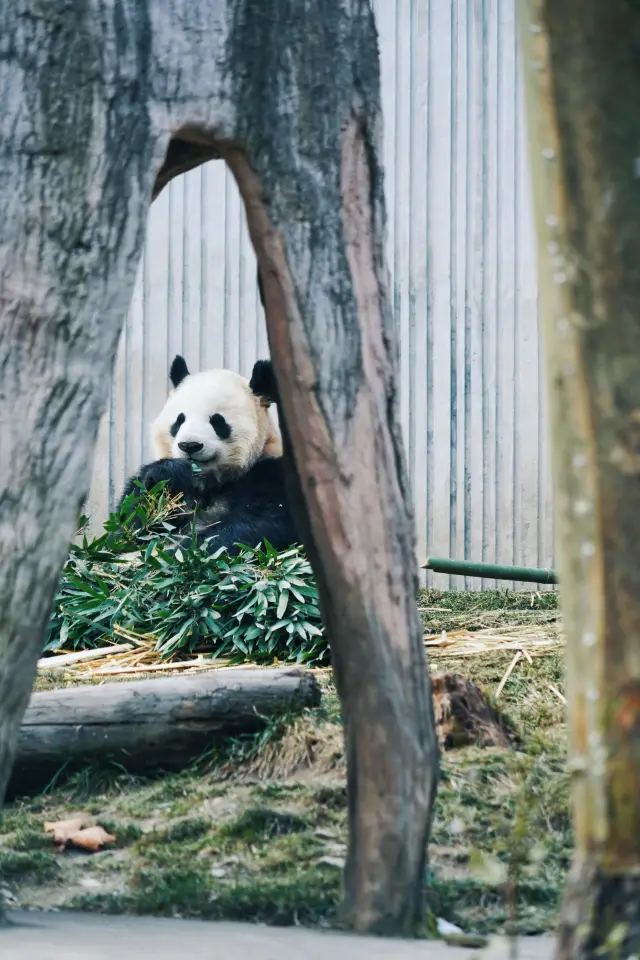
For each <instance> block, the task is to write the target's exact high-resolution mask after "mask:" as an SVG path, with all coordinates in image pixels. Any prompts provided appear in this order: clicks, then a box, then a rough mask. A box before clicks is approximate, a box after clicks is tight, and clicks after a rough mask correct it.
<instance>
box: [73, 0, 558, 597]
mask: <svg viewBox="0 0 640 960" xmlns="http://www.w3.org/2000/svg"><path fill="white" fill-rule="evenodd" d="M374 8H375V10H376V15H377V19H378V29H379V33H380V52H381V58H382V97H383V109H384V120H385V157H384V160H385V172H386V196H387V206H388V213H389V236H388V261H389V267H390V269H391V274H392V279H393V290H394V304H395V315H396V324H397V331H398V337H399V340H400V346H401V366H400V384H401V412H402V421H403V424H404V430H405V438H406V444H407V455H408V458H409V463H410V468H411V476H412V479H413V490H414V499H415V515H416V524H417V533H418V547H419V554H420V556H422V557H424V556H426V555H427V553H430V554H432V555H435V556H447V557H455V558H458V559H462V558H466V559H474V560H486V561H490V562H500V563H506V564H510V563H514V564H523V565H527V566H548V565H551V564H552V561H553V527H552V509H551V485H550V479H549V470H548V454H547V443H546V429H545V410H544V399H545V397H544V387H543V379H542V378H543V371H542V369H541V357H540V353H539V346H538V320H537V288H536V263H535V243H534V234H533V221H532V211H531V202H530V195H529V179H528V171H527V154H526V142H525V127H524V107H523V101H522V92H521V81H520V75H519V74H520V68H519V62H518V49H517V31H516V22H515V3H514V0H458V2H456V3H451V0H377V2H375V3H374ZM255 275H256V271H255V258H254V254H253V250H252V248H251V244H250V242H249V239H248V236H247V230H246V225H245V220H244V212H243V209H242V205H241V201H240V198H239V195H238V191H237V188H236V186H235V183H234V182H233V180H232V178H231V177H230V175H229V174H228V173H227V172H226V170H225V168H224V166H223V164H222V163H220V162H218V163H210V164H208V165H207V166H205V167H203V168H201V169H199V170H196V171H194V172H192V173H190V174H188V175H187V176H185V177H181V178H180V179H178V180H177V181H174V182H173V183H172V184H171V186H170V187H169V188H168V189H167V190H166V191H165V192H164V193H163V194H162V195H161V196H160V198H159V199H158V200H157V201H156V203H155V204H154V205H153V207H152V210H151V215H150V218H149V228H148V240H147V246H146V250H145V254H144V258H143V262H142V264H141V267H140V274H139V277H138V283H137V285H136V290H135V294H134V299H133V303H132V307H131V311H130V313H129V316H128V317H127V322H126V329H125V331H124V333H123V339H122V343H121V348H120V353H119V357H118V362H117V367H116V371H115V376H114V383H113V389H112V394H111V402H110V406H109V409H108V411H107V414H106V416H105V419H104V421H103V424H102V428H101V432H100V439H99V445H98V451H97V455H96V462H95V468H94V480H93V486H92V491H91V496H90V501H89V504H88V507H87V510H88V512H90V514H91V516H92V518H93V519H94V525H95V524H97V523H99V521H101V520H102V519H104V517H105V514H106V513H107V511H108V508H109V506H112V505H113V503H114V500H115V498H116V497H117V496H118V494H119V492H120V489H121V487H122V484H123V481H124V478H125V475H126V474H128V473H130V472H131V471H133V470H135V469H136V468H137V467H138V465H139V464H140V462H141V460H142V459H144V458H146V457H148V456H149V454H150V447H149V443H148V424H149V421H150V419H151V418H152V416H153V415H154V414H155V413H156V412H157V411H158V410H159V408H160V407H161V405H162V403H163V402H164V399H165V397H166V393H167V370H168V365H169V363H170V361H171V359H172V357H173V355H174V354H175V353H176V352H181V353H183V354H184V355H185V357H186V358H187V362H188V363H189V365H190V366H191V367H192V368H193V369H201V368H206V367H210V366H229V367H232V368H233V369H237V370H239V371H240V372H241V373H244V374H249V373H250V370H251V367H252V364H253V362H254V361H255V360H256V359H257V358H258V357H261V356H266V355H267V342H266V334H265V328H264V318H263V315H262V310H261V308H260V303H259V297H258V294H257V289H256V283H255ZM429 581H430V582H432V583H433V584H434V585H438V586H447V585H451V586H463V585H464V581H463V580H461V578H457V577H455V578H448V577H444V576H431V575H430V577H429ZM481 585H482V586H486V587H489V586H494V584H493V583H484V584H481V582H480V581H477V580H473V581H469V582H468V584H467V586H469V587H471V588H474V587H479V586H481Z"/></svg>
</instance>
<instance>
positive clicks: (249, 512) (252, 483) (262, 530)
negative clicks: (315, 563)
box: [118, 357, 299, 554]
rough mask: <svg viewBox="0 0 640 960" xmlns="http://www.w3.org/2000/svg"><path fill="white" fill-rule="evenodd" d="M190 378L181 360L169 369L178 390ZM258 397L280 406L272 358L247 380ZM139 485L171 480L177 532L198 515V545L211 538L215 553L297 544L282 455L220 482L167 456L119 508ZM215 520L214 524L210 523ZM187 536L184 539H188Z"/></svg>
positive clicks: (144, 471)
mask: <svg viewBox="0 0 640 960" xmlns="http://www.w3.org/2000/svg"><path fill="white" fill-rule="evenodd" d="M188 375H189V371H188V368H187V365H186V363H185V361H184V359H183V358H182V357H176V358H175V360H174V361H173V363H172V365H171V371H170V379H171V382H172V384H173V386H174V387H178V386H179V384H180V383H181V382H182V380H184V378H185V377H186V376H188ZM249 387H250V390H251V392H252V393H253V394H255V396H256V397H259V398H264V399H266V400H268V401H269V402H270V403H274V404H277V403H278V393H277V386H276V381H275V376H274V374H273V369H272V366H271V362H270V361H269V360H259V361H257V363H256V364H255V365H254V368H253V372H252V375H251V379H250V382H249ZM136 481H138V482H139V483H141V484H142V485H143V486H144V487H145V489H151V488H152V487H154V486H155V485H156V484H157V483H160V482H161V481H167V490H168V492H169V493H170V494H171V495H173V496H175V495H177V494H182V498H183V504H184V508H185V509H184V510H183V511H182V512H181V513H180V515H179V516H177V517H176V519H175V521H174V523H175V529H176V533H178V534H184V533H186V532H189V533H190V528H191V524H192V519H193V517H194V515H195V519H196V530H197V536H198V540H199V542H201V543H202V542H203V541H205V540H208V539H209V538H211V540H210V544H209V546H210V550H211V552H215V551H217V550H218V549H219V548H220V547H226V549H227V551H228V552H229V553H230V554H234V553H237V552H238V550H239V547H238V545H239V544H246V545H248V546H251V547H255V546H257V545H258V544H259V543H262V544H264V542H265V540H267V541H269V543H270V544H271V545H272V546H273V547H274V548H275V549H276V550H278V551H279V552H281V551H283V550H286V549H287V548H288V547H290V546H292V545H293V544H296V543H299V537H298V533H297V530H296V527H295V524H294V522H293V517H292V515H291V511H290V509H289V503H288V498H287V491H286V485H285V477H284V464H283V459H282V457H281V456H275V457H274V456H263V457H260V458H259V459H258V460H257V461H256V462H255V463H254V464H253V466H251V467H250V468H249V469H248V470H247V471H246V472H245V473H241V474H239V475H237V476H235V477H233V478H231V479H228V480H226V481H223V482H218V481H217V480H216V479H215V477H214V476H212V475H211V474H210V473H206V472H199V473H194V472H193V470H192V466H191V463H190V462H189V461H188V460H183V459H173V458H164V459H161V460H156V461H154V462H153V463H149V464H146V465H145V466H143V467H142V468H141V469H140V471H139V472H138V474H137V475H136V476H135V477H131V478H130V479H129V480H128V482H127V484H126V486H125V489H124V492H123V494H122V497H121V499H120V503H119V506H118V510H119V511H121V509H122V505H123V502H124V501H125V500H126V498H127V497H128V496H129V495H130V494H131V493H132V491H133V490H134V489H136V487H137V483H136ZM212 515H213V516H215V518H216V521H215V522H206V521H207V518H209V519H210V518H211V517H212ZM186 539H188V538H185V540H186Z"/></svg>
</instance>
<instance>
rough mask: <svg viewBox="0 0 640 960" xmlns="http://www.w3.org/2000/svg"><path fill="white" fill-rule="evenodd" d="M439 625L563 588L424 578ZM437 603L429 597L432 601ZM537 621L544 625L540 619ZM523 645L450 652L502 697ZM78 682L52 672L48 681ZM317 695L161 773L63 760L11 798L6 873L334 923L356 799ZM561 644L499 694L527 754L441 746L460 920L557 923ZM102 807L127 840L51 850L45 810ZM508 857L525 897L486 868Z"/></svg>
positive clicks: (505, 609) (444, 885) (0, 834)
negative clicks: (431, 583) (483, 588)
mask: <svg viewBox="0 0 640 960" xmlns="http://www.w3.org/2000/svg"><path fill="white" fill-rule="evenodd" d="M420 606H421V608H422V616H423V619H424V621H425V624H427V625H428V626H429V628H430V629H433V630H434V632H437V631H440V630H443V629H446V630H453V629H457V628H460V627H467V628H468V629H474V628H475V629H478V628H480V627H485V626H507V625H513V624H516V623H531V624H532V626H535V623H536V622H537V623H541V624H544V625H545V629H547V628H548V626H549V624H551V625H553V622H554V621H555V619H556V617H557V611H556V598H555V595H554V594H542V595H540V596H535V597H534V602H533V606H531V596H530V595H528V594H527V595H518V594H516V595H514V594H506V593H491V594H484V593H483V594H477V593H476V594H443V593H439V592H438V593H436V592H435V591H429V592H427V591H423V592H422V594H421V597H420ZM434 608H435V609H434ZM536 618H537V620H536ZM511 658H512V651H509V652H506V653H491V654H490V655H486V656H473V657H468V658H463V657H455V658H454V657H451V658H449V659H447V658H444V657H442V656H439V657H438V659H437V661H435V662H434V664H433V665H434V666H435V667H437V669H438V670H447V671H450V672H455V673H459V674H462V675H463V676H465V677H468V678H470V679H471V680H473V681H474V682H476V683H478V684H479V685H480V686H481V687H482V688H483V690H485V692H487V693H488V694H489V695H490V696H495V691H496V690H497V688H498V685H499V683H500V680H501V678H502V677H503V676H504V673H505V670H506V668H507V666H508V665H509V662H510V661H511ZM60 682H65V683H68V682H75V680H74V678H73V677H72V676H68V675H67V676H66V678H64V679H63V680H62V681H61V680H60V679H59V678H53V677H45V678H41V679H40V680H39V686H40V687H41V688H43V687H50V686H52V685H53V684H59V683H60ZM321 682H322V684H323V687H324V689H325V698H324V702H323V704H322V706H321V707H320V708H319V709H318V710H315V711H307V713H306V714H304V715H303V716H301V717H297V718H295V719H289V720H281V721H278V722H277V723H274V724H272V725H271V726H270V727H269V728H267V729H266V730H265V731H264V732H263V733H262V734H260V735H258V736H254V737H250V738H245V739H238V740H236V741H233V742H230V743H227V744H226V745H225V746H224V748H222V749H216V750H215V751H212V753H211V754H210V755H209V756H208V757H204V758H202V760H201V761H200V762H199V763H197V764H194V766H193V767H192V768H191V769H189V770H186V771H183V772H182V773H176V774H171V775H168V776H165V777H163V778H159V779H156V780H152V779H138V778H134V777H131V776H129V775H128V774H127V773H126V772H124V771H123V770H122V768H121V767H120V766H113V767H106V768H105V767H87V768H85V769H83V770H81V771H77V772H75V773H73V774H72V775H68V773H67V772H65V774H63V775H62V776H61V777H60V778H58V780H57V781H56V782H55V783H52V784H51V785H50V787H49V789H48V791H47V792H46V793H44V794H41V795H39V796H37V797H33V798H23V799H21V800H18V801H16V802H15V803H13V804H12V805H11V806H10V807H9V808H8V809H7V810H6V812H5V814H4V817H3V819H2V822H1V824H0V871H1V872H2V876H3V883H4V885H5V887H7V888H8V889H9V891H10V892H11V895H12V896H13V897H14V898H15V901H16V902H17V903H19V904H22V905H24V906H27V905H35V906H45V907H46V906H48V907H51V906H56V907H80V908H82V909H85V910H100V911H107V912H127V913H146V914H158V915H182V916H201V917H207V918H212V919H217V918H225V919H238V920H239V919H243V920H254V921H263V922H267V923H279V924H289V923H294V922H297V923H303V924H333V923H335V922H336V905H337V900H338V895H339V889H340V871H341V867H342V864H343V862H344V856H345V852H346V828H347V822H346V821H347V795H346V789H345V780H344V773H345V771H344V758H343V756H342V739H341V738H342V731H341V726H340V717H339V709H338V700H337V697H336V694H335V690H334V688H333V685H332V682H331V677H330V673H329V672H326V673H323V674H321ZM552 687H554V688H555V689H556V690H559V691H560V692H562V691H563V689H564V679H563V665H562V655H561V652H557V651H556V652H550V653H546V654H545V655H539V656H536V657H534V658H533V662H532V663H529V662H528V661H527V660H522V661H520V663H519V664H518V666H517V668H516V669H515V670H514V671H513V673H512V674H511V676H510V678H509V681H508V682H507V683H506V685H505V687H504V689H503V691H502V693H501V695H500V698H499V706H500V708H501V709H502V710H503V711H504V712H506V714H507V715H508V717H509V719H510V721H511V723H512V724H513V725H514V726H515V728H516V730H517V732H518V733H519V735H520V737H521V742H520V744H519V747H518V750H502V749H484V750H483V749H478V748H467V749H463V750H458V751H452V752H449V753H447V754H446V755H445V756H444V758H443V765H442V782H441V786H440V790H439V795H438V801H437V809H436V816H435V820H434V825H433V831H432V842H431V850H430V868H429V869H430V889H431V906H432V908H433V909H434V911H435V912H436V914H437V915H439V916H443V917H445V918H446V919H448V920H450V921H452V922H455V923H458V924H459V926H461V927H462V928H463V930H465V932H469V933H471V932H478V933H487V932H500V931H504V929H505V926H506V925H507V924H508V923H509V921H510V920H511V921H513V920H514V917H515V921H516V927H517V928H518V929H519V930H521V931H522V932H528V933H533V932H538V931H542V930H547V929H549V928H550V927H552V926H553V924H554V921H555V917H556V912H557V908H558V904H559V897H560V894H561V890H562V885H563V878H564V875H565V872H566V869H567V866H568V863H569V857H570V853H571V846H572V835H571V822H570V814H569V806H568V778H567V773H566V763H565V750H566V731H565V725H564V708H563V704H562V702H561V701H560V699H559V697H558V695H557V693H556V692H555V691H554V690H553V689H552ZM77 811H83V812H87V813H89V814H91V815H92V816H93V817H95V818H96V820H97V821H98V822H99V823H101V824H102V825H103V826H104V827H105V828H106V829H107V830H108V831H109V832H111V833H113V834H114V835H115V836H116V837H117V843H116V844H115V845H114V846H112V847H108V848H106V849H105V850H104V851H102V852H100V853H97V854H92V855H90V854H83V853H74V852H73V851H71V850H67V851H65V852H64V853H63V854H57V853H55V852H54V851H53V849H52V846H51V841H50V839H49V837H48V836H47V835H45V834H44V833H43V824H44V822H46V821H54V820H57V819H65V818H67V817H69V816H70V815H72V814H74V813H76V812H77ZM483 856H484V857H485V858H486V857H487V856H491V857H496V858H498V859H499V860H500V861H501V862H503V863H505V864H510V869H511V870H512V875H514V876H515V877H516V880H517V886H516V896H515V901H511V902H509V900H508V898H507V897H506V896H505V891H504V886H500V885H498V886H495V885H493V880H492V879H491V877H489V875H488V873H487V872H486V871H485V872H483V870H482V869H478V868H477V867H474V869H473V870H472V869H471V867H472V866H473V865H475V864H477V863H482V862H483V860H482V858H483Z"/></svg>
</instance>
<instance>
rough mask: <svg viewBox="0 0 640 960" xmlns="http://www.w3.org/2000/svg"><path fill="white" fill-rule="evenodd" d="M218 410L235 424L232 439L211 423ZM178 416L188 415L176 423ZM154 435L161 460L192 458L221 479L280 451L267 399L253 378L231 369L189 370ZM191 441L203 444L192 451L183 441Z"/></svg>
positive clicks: (225, 418)
mask: <svg viewBox="0 0 640 960" xmlns="http://www.w3.org/2000/svg"><path fill="white" fill-rule="evenodd" d="M216 414H217V415H219V416H221V417H224V420H225V421H226V423H227V424H228V426H229V428H230V430H231V433H230V436H229V437H228V439H222V438H221V437H220V436H218V434H217V433H216V431H215V429H213V427H212V425H211V417H213V416H215V415H216ZM179 418H184V420H183V422H182V423H180V424H179V425H178V426H177V429H176V424H177V421H178V420H179ZM172 428H173V433H174V434H175V435H172ZM152 439H153V446H154V449H155V454H156V458H157V459H158V460H160V459H162V458H165V457H171V458H172V459H190V460H192V461H195V462H196V463H197V464H198V465H199V466H200V468H201V469H202V470H203V472H207V473H212V474H214V475H215V476H216V478H217V479H218V480H224V479H229V478H232V477H234V476H236V475H238V474H239V473H244V472H246V471H247V470H248V469H250V468H251V467H252V466H253V464H254V463H255V462H256V461H257V460H258V458H260V457H264V456H267V457H279V456H281V455H282V439H281V436H280V431H279V428H278V426H277V424H276V423H275V421H274V419H273V416H272V413H271V410H270V409H269V402H268V401H267V400H265V399H264V398H259V397H257V396H255V394H254V393H252V391H251V389H250V387H249V380H247V379H246V378H245V377H242V376H240V374H238V373H234V372H233V371H231V370H222V369H215V370H205V371H203V372H202V373H190V374H187V376H185V377H184V379H183V380H182V381H181V382H180V383H179V384H178V386H177V387H175V389H173V390H172V391H171V393H170V394H169V397H168V399H167V402H166V403H165V406H164V408H163V409H162V411H161V413H160V415H159V416H158V417H157V418H156V420H155V421H154V423H153V425H152ZM192 442H193V443H201V444H202V449H201V450H199V451H196V452H192V453H191V454H190V455H189V454H187V453H186V452H185V451H184V450H183V449H182V448H181V447H180V444H181V443H182V444H184V443H192Z"/></svg>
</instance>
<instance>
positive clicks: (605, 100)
mask: <svg viewBox="0 0 640 960" xmlns="http://www.w3.org/2000/svg"><path fill="white" fill-rule="evenodd" d="M521 18H522V36H523V39H524V47H525V52H526V54H527V85H528V101H529V124H530V141H531V158H532V168H533V173H534V185H535V203H536V215H537V223H538V234H539V241H540V242H539V258H540V271H541V275H540V281H541V306H542V316H543V320H544V333H545V340H546V355H547V363H548V368H549V378H550V387H551V389H550V396H551V401H552V427H553V454H554V466H555V478H556V484H555V489H556V509H557V515H558V538H557V543H558V549H559V560H560V564H559V566H560V578H561V585H562V586H561V596H562V605H563V612H564V617H565V631H566V635H567V686H568V690H569V694H568V697H569V721H570V732H571V761H570V762H571V771H572V775H573V810H574V823H575V833H576V852H575V856H574V863H573V867H572V870H571V873H570V876H569V880H568V885H567V891H566V894H565V902H564V909H563V916H562V919H561V923H560V939H559V956H560V957H570V956H571V957H594V958H595V957H596V956H602V955H603V953H604V955H606V956H609V955H614V951H615V955H616V956H620V957H629V956H632V955H636V956H637V955H638V954H639V953H640V483H639V479H640V111H639V110H638V103H639V102H640V8H639V7H638V4H637V3H635V2H630V0H608V2H607V3H602V2H600V0H553V2H551V0H522V2H521Z"/></svg>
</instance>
